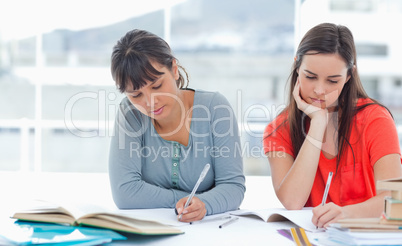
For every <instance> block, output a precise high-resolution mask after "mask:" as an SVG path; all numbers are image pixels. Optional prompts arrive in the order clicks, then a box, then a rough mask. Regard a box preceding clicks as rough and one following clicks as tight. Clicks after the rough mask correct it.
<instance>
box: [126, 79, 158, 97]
mask: <svg viewBox="0 0 402 246" xmlns="http://www.w3.org/2000/svg"><path fill="white" fill-rule="evenodd" d="M159 79H160V76H159V77H158V78H156V79H155V80H154V81H152V82H151V84H150V86H151V85H153V84H155V83H156V82H158V80H159ZM136 92H138V90H136V91H129V90H126V93H136Z"/></svg>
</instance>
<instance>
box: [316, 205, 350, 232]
mask: <svg viewBox="0 0 402 246" xmlns="http://www.w3.org/2000/svg"><path fill="white" fill-rule="evenodd" d="M344 218H348V215H347V212H346V209H345V207H340V206H338V205H336V204H335V203H333V202H330V203H327V204H325V205H324V206H322V205H318V206H317V207H315V208H314V209H313V218H312V219H311V221H312V222H313V224H314V225H316V226H317V227H319V228H322V227H324V228H327V226H328V225H329V224H331V223H335V222H336V221H338V220H340V219H344Z"/></svg>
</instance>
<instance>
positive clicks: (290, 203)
mask: <svg viewBox="0 0 402 246" xmlns="http://www.w3.org/2000/svg"><path fill="white" fill-rule="evenodd" d="M279 200H280V201H281V203H282V205H283V207H284V208H286V209H287V210H300V209H302V208H304V203H302V202H299V201H295V199H287V200H286V199H279Z"/></svg>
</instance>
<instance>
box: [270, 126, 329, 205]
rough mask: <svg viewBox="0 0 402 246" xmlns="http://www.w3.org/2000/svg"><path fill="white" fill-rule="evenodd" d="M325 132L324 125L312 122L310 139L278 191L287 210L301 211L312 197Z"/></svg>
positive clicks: (279, 197) (303, 146)
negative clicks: (310, 196)
mask: <svg viewBox="0 0 402 246" xmlns="http://www.w3.org/2000/svg"><path fill="white" fill-rule="evenodd" d="M324 132H325V125H324V124H319V123H316V121H311V126H310V130H309V132H308V135H307V136H308V137H306V139H305V141H304V143H303V144H302V146H301V148H300V151H299V153H298V155H297V157H296V159H295V160H294V162H293V164H292V166H291V168H290V169H289V171H288V173H287V174H286V176H285V177H284V178H283V180H282V181H281V183H280V184H279V186H278V188H277V189H276V194H277V196H278V199H279V200H280V201H281V202H282V204H283V205H284V207H285V208H287V209H301V208H302V207H303V206H304V205H305V203H306V201H307V199H308V197H309V195H310V192H311V189H312V187H313V183H314V179H315V176H316V172H317V167H318V162H319V159H320V153H321V147H322V139H323V136H324Z"/></svg>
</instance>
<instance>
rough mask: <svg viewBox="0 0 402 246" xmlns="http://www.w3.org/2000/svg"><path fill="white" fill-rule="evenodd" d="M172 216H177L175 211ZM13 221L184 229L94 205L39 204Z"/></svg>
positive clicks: (162, 231)
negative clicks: (62, 205)
mask: <svg viewBox="0 0 402 246" xmlns="http://www.w3.org/2000/svg"><path fill="white" fill-rule="evenodd" d="M172 216H174V213H173V212H172ZM12 218H15V219H19V220H23V221H35V222H49V223H59V224H67V225H83V226H93V227H100V228H107V229H112V230H117V231H123V232H130V233H136V234H142V235H168V234H181V233H184V232H182V231H181V230H179V229H177V228H174V227H172V226H170V225H166V224H162V223H160V222H158V221H156V220H146V219H138V218H136V217H133V216H130V215H129V214H127V213H122V212H120V211H109V210H107V209H105V208H101V207H98V206H94V205H81V204H80V205H71V204H70V205H66V206H64V207H61V206H59V205H57V204H52V203H49V202H43V201H35V202H34V203H33V204H31V205H30V206H29V208H28V209H24V210H21V211H18V212H16V213H14V214H13V215H12Z"/></svg>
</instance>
